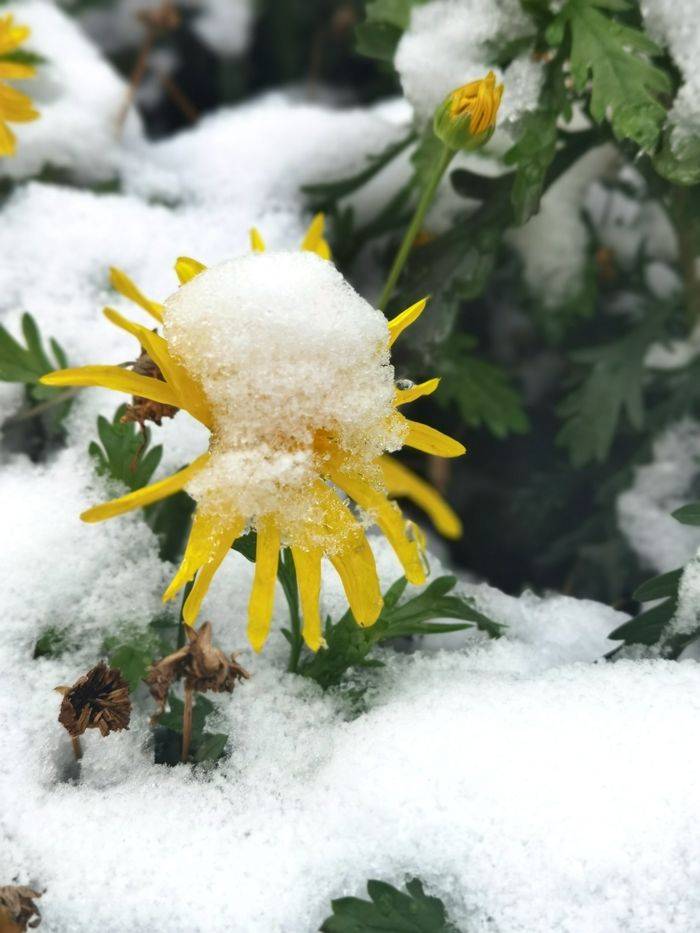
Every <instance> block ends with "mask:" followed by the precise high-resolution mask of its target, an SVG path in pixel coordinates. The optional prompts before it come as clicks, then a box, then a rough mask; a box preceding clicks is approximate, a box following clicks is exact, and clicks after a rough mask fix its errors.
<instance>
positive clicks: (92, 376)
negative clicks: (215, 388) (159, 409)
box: [39, 366, 179, 408]
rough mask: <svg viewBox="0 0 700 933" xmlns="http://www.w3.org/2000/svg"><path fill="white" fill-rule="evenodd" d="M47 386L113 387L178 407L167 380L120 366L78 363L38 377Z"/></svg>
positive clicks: (176, 399) (176, 398) (116, 389)
mask: <svg viewBox="0 0 700 933" xmlns="http://www.w3.org/2000/svg"><path fill="white" fill-rule="evenodd" d="M39 381H40V382H42V383H43V384H44V385H46V386H101V387H102V388H103V389H114V391H115V392H126V394H127V395H138V396H139V397H141V398H148V399H151V401H153V402H160V403H161V404H162V405H172V406H173V407H175V408H178V407H179V405H178V397H177V395H176V394H175V392H174V390H173V389H172V387H171V386H169V385H168V384H167V382H162V381H161V380H160V379H152V378H151V377H150V376H142V375H140V374H139V373H134V372H132V371H131V370H130V369H122V368H121V366H78V367H77V368H76V369H58V370H56V372H53V373H46V375H45V376H42V377H41V379H40V380H39Z"/></svg>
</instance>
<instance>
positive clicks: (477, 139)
mask: <svg viewBox="0 0 700 933" xmlns="http://www.w3.org/2000/svg"><path fill="white" fill-rule="evenodd" d="M502 96H503V85H502V84H499V85H497V84H496V75H495V74H494V73H493V71H489V73H488V74H487V75H486V77H485V78H479V79H478V80H477V81H470V82H469V84H465V85H464V86H463V87H458V88H457V89H456V90H455V91H452V92H451V93H450V94H448V95H447V97H446V98H445V100H444V101H443V102H442V104H441V105H440V106H439V107H438V108H437V110H436V111H435V119H434V128H435V135H436V136H437V137H438V138H439V139H440V140H442V142H443V143H444V144H445V145H446V146H447V147H448V148H449V149H454V150H457V149H468V150H472V149H478V148H479V147H480V146H483V145H484V143H487V142H488V141H489V139H490V138H491V136H492V135H493V131H494V130H495V129H496V116H497V114H498V108H499V107H500V105H501V97H502Z"/></svg>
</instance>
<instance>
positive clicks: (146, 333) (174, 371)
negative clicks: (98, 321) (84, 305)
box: [103, 308, 183, 407]
mask: <svg viewBox="0 0 700 933" xmlns="http://www.w3.org/2000/svg"><path fill="white" fill-rule="evenodd" d="M103 314H104V316H105V317H106V318H107V320H108V321H110V322H111V323H112V324H114V325H116V326H117V327H120V328H121V329H122V330H125V331H126V332H127V333H128V334H131V335H132V337H136V339H137V340H138V342H139V343H140V344H141V346H142V347H143V349H144V350H145V351H146V353H148V355H149V356H150V358H151V359H152V360H153V362H154V363H155V364H156V366H157V367H158V369H159V370H160V371H161V373H162V374H163V377H164V379H165V381H166V382H167V383H168V384H169V385H170V386H171V387H172V388H173V389H174V390H175V391H176V392H177V390H178V382H179V379H178V375H179V370H180V369H181V367H179V366H178V365H177V363H176V362H175V361H174V360H173V358H172V357H171V356H170V353H169V351H168V344H167V343H166V342H165V340H164V339H163V338H162V337H161V336H159V335H158V334H155V333H154V332H153V331H152V330H149V329H148V328H147V327H142V325H141V324H137V323H136V322H135V321H130V320H129V319H128V318H125V317H124V316H123V315H122V314H120V313H119V312H118V311H115V310H114V308H105V309H104V311H103ZM181 401H183V400H181ZM178 407H182V405H181V404H180V405H179V406H178Z"/></svg>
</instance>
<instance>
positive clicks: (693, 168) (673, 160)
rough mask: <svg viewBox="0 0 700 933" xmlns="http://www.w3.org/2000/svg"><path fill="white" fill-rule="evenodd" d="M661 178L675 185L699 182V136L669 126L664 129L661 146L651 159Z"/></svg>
mask: <svg viewBox="0 0 700 933" xmlns="http://www.w3.org/2000/svg"><path fill="white" fill-rule="evenodd" d="M652 162H653V165H654V168H655V169H656V171H657V172H658V173H659V175H661V176H662V177H663V178H665V179H667V180H668V181H671V182H673V183H674V184H676V185H697V184H698V182H700V136H696V135H692V134H690V133H688V132H687V131H686V130H680V129H678V128H676V127H673V126H671V127H669V128H668V129H667V130H665V131H664V135H663V141H662V144H661V148H660V149H659V151H658V152H657V153H656V155H655V156H654V157H653V159H652Z"/></svg>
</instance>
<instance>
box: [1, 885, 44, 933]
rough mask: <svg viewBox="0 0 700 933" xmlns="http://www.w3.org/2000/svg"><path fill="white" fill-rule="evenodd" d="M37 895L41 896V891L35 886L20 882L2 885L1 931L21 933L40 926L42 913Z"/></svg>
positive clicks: (4, 932) (2, 932)
mask: <svg viewBox="0 0 700 933" xmlns="http://www.w3.org/2000/svg"><path fill="white" fill-rule="evenodd" d="M35 897H41V892H40V891H35V890H33V888H27V887H24V886H23V885H18V884H6V885H2V886H0V933H19V931H22V930H27V929H30V930H33V929H35V927H38V926H39V924H40V923H41V914H40V913H39V908H38V907H37V906H36V904H35V903H34V898H35Z"/></svg>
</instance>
